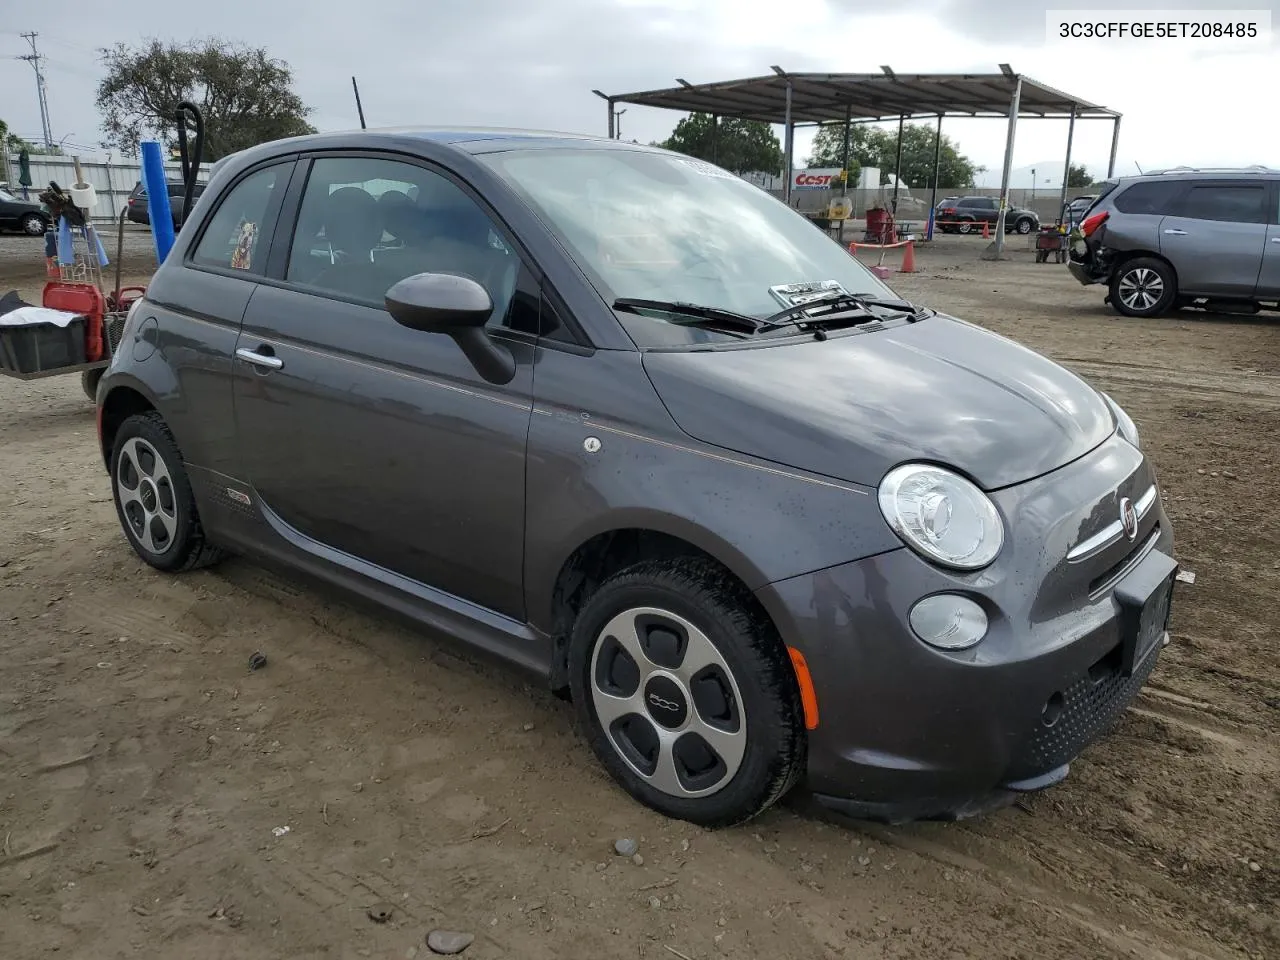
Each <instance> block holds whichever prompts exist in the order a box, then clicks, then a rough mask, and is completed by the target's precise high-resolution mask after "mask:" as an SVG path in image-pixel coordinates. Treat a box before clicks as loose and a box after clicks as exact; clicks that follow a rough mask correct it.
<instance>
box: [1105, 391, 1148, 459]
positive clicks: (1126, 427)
mask: <svg viewBox="0 0 1280 960" xmlns="http://www.w3.org/2000/svg"><path fill="white" fill-rule="evenodd" d="M1098 392H1099V393H1102V391H1101V390H1099V391H1098ZM1102 399H1103V400H1105V401H1107V406H1108V407H1110V408H1111V412H1112V413H1113V414H1115V418H1116V423H1117V424H1118V425H1119V428H1120V436H1122V437H1123V438H1124V439H1125V440H1126V441H1128V442H1129V443H1131V444H1133V446H1135V447H1139V448H1141V446H1142V444H1141V442H1140V441H1141V438H1139V436H1138V425H1137V424H1136V423H1134V422H1133V417H1131V416H1129V415H1128V414H1127V413H1125V412H1124V411H1123V410H1121V409H1120V404H1118V403H1116V402H1115V401H1114V400H1112V399H1111V398H1110V397H1109V396H1107V395H1106V394H1105V393H1102Z"/></svg>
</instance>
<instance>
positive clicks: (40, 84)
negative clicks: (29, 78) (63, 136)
mask: <svg viewBox="0 0 1280 960" xmlns="http://www.w3.org/2000/svg"><path fill="white" fill-rule="evenodd" d="M21 36H22V39H24V40H26V41H27V42H28V43H29V44H31V52H30V53H28V54H24V55H23V56H20V57H18V59H19V60H25V61H27V63H29V64H31V66H32V67H33V68H34V69H35V71H36V95H37V96H38V97H39V99H40V126H41V128H42V130H43V132H44V147H45V149H46V150H50V149H52V148H53V127H52V126H51V125H50V123H49V98H48V96H46V94H45V89H44V72H43V71H42V70H41V69H40V61H41V60H43V59H44V57H42V56H41V55H40V51H39V50H37V49H36V37H38V36H39V34H38V33H36V32H35V31H34V30H33V31H31V32H30V33H24V34H21Z"/></svg>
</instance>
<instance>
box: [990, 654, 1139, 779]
mask: <svg viewBox="0 0 1280 960" xmlns="http://www.w3.org/2000/svg"><path fill="white" fill-rule="evenodd" d="M1159 653H1160V651H1159V650H1158V649H1157V650H1153V651H1152V652H1151V655H1150V656H1148V657H1147V659H1146V662H1145V663H1143V664H1141V665H1140V666H1139V667H1138V668H1137V669H1136V670H1134V672H1133V673H1132V674H1130V675H1129V676H1127V677H1126V676H1123V675H1122V674H1121V669H1120V646H1119V645H1117V646H1116V647H1115V648H1114V649H1113V650H1112V651H1111V652H1110V653H1108V654H1107V655H1106V656H1105V657H1103V658H1102V659H1101V660H1099V661H1098V662H1097V663H1095V664H1094V665H1093V666H1092V667H1090V668H1089V670H1088V672H1087V673H1085V674H1084V675H1083V676H1081V677H1079V678H1078V679H1077V680H1076V681H1075V682H1074V683H1072V684H1071V686H1070V687H1068V688H1067V689H1066V690H1064V691H1063V692H1062V697H1061V700H1056V698H1055V700H1051V701H1050V705H1051V706H1052V708H1053V709H1052V710H1049V711H1047V712H1046V715H1045V716H1044V717H1042V718H1041V719H1040V720H1038V721H1037V722H1036V729H1035V732H1034V733H1033V734H1032V735H1031V737H1030V739H1029V740H1028V742H1027V744H1026V747H1025V748H1024V751H1023V755H1022V756H1021V757H1020V758H1019V760H1018V761H1017V762H1016V763H1015V765H1014V769H1013V770H1011V771H1010V777H1009V778H1010V779H1011V780H1015V779H1021V778H1025V777H1030V776H1034V775H1036V774H1040V773H1044V772H1046V771H1049V770H1053V769H1055V768H1056V767H1060V766H1062V765H1063V764H1065V763H1069V762H1071V760H1072V759H1074V758H1075V757H1076V756H1077V755H1078V754H1079V753H1080V751H1081V750H1083V749H1084V748H1085V747H1087V746H1088V745H1089V744H1091V743H1093V742H1094V741H1095V740H1097V739H1098V738H1099V737H1101V736H1103V735H1104V734H1106V733H1107V732H1108V731H1110V729H1111V728H1112V726H1114V725H1115V723H1116V721H1117V720H1118V719H1119V718H1120V715H1121V714H1122V713H1124V711H1125V708H1126V707H1128V705H1129V703H1130V702H1131V701H1132V700H1133V698H1134V697H1135V696H1137V694H1138V691H1139V690H1140V689H1141V688H1142V685H1143V684H1144V683H1146V682H1147V678H1148V677H1149V676H1151V671H1152V670H1154V669H1155V665H1156V660H1157V659H1158V657H1159ZM1055 701H1056V702H1055ZM1050 715H1052V716H1053V717H1054V720H1053V723H1052V725H1050V724H1049V723H1048V722H1047V720H1048V718H1049V716H1050Z"/></svg>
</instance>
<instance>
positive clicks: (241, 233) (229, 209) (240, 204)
mask: <svg viewBox="0 0 1280 960" xmlns="http://www.w3.org/2000/svg"><path fill="white" fill-rule="evenodd" d="M291 167H292V163H281V164H276V165H274V166H270V167H266V168H264V169H262V170H258V171H256V172H254V173H251V174H249V176H247V177H245V178H244V179H243V180H241V181H240V182H239V183H237V184H236V185H235V186H234V187H232V188H231V190H230V191H229V192H228V193H227V194H225V195H224V196H223V197H222V199H221V202H220V203H219V204H218V208H217V210H215V211H214V214H213V216H212V217H210V218H209V226H208V227H207V228H206V229H205V231H204V236H202V237H201V238H200V243H199V244H198V245H197V246H196V251H195V254H194V255H193V256H192V258H191V259H192V260H193V261H194V262H195V263H198V264H201V265H202V266H206V267H223V268H229V269H232V270H245V271H249V272H251V273H261V272H262V268H263V265H264V262H265V261H266V259H267V248H266V245H265V244H262V243H259V236H258V235H259V231H260V228H261V227H262V225H263V222H264V221H265V220H266V217H267V212H268V211H269V210H270V209H271V197H272V195H273V194H274V193H275V191H276V190H283V189H284V180H285V178H286V177H287V176H288V171H289V170H290V169H291Z"/></svg>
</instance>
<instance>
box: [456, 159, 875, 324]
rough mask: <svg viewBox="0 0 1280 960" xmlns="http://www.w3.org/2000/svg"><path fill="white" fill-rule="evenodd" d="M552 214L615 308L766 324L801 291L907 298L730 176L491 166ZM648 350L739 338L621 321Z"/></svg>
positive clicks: (585, 163)
mask: <svg viewBox="0 0 1280 960" xmlns="http://www.w3.org/2000/svg"><path fill="white" fill-rule="evenodd" d="M479 159H480V160H482V161H483V162H485V163H486V164H488V165H489V166H490V167H492V168H494V170H495V171H496V172H497V173H498V174H499V175H501V176H502V177H503V178H504V179H505V180H506V181H507V182H508V183H509V184H510V185H511V186H512V187H513V188H514V189H515V190H516V192H517V193H519V194H520V195H521V196H522V197H523V198H524V199H525V200H526V201H527V202H528V203H529V204H530V206H532V207H533V208H534V210H535V211H536V212H537V213H538V214H539V215H540V216H541V217H542V219H543V220H544V222H545V223H546V224H547V226H548V227H549V228H550V229H551V230H552V231H553V232H555V233H556V234H557V235H558V236H559V238H560V239H561V241H562V242H563V243H564V244H565V246H566V247H567V248H568V250H569V252H570V254H571V255H572V256H573V258H574V259H575V261H576V262H577V263H578V265H579V266H580V267H581V268H582V270H583V272H584V273H585V274H586V275H587V276H588V278H589V279H590V280H591V282H592V283H593V284H594V285H595V286H596V288H597V290H599V292H600V294H601V296H603V297H604V299H605V300H606V301H608V302H609V303H613V302H615V301H616V300H619V299H643V300H649V301H670V302H675V303H685V304H698V305H699V306H702V307H713V308H716V309H718V310H726V311H732V312H733V313H738V314H745V315H746V316H750V317H755V318H761V319H762V318H764V317H768V316H771V315H772V314H775V313H777V312H778V310H780V309H782V308H783V307H786V306H790V305H791V304H792V303H793V302H795V301H794V300H793V299H789V298H791V297H794V296H796V295H797V291H795V290H790V291H788V290H782V289H780V288H782V287H785V286H790V285H793V284H817V285H824V287H825V286H832V285H835V286H837V287H838V288H839V289H843V290H844V291H845V292H847V293H855V294H866V295H867V296H872V297H878V298H888V299H892V298H894V297H895V294H894V293H893V291H892V290H890V289H889V288H888V287H886V286H885V285H884V284H883V283H881V282H880V281H879V280H878V279H876V277H875V275H874V274H872V273H871V271H870V270H868V269H867V268H866V267H864V266H863V265H862V264H861V263H859V262H858V261H857V260H856V259H854V258H853V257H852V256H850V255H849V254H848V253H847V252H846V251H845V250H844V249H843V248H842V247H841V246H839V244H837V243H835V242H834V241H833V240H832V239H831V238H830V237H828V236H827V235H825V234H824V233H823V232H822V231H821V230H819V229H818V228H817V227H815V226H814V225H813V224H811V223H810V222H809V221H808V220H806V219H805V218H804V217H802V216H801V215H800V214H798V213H795V212H794V211H792V210H790V209H788V208H787V207H786V205H784V204H782V203H780V202H779V201H777V200H775V199H774V198H773V197H771V196H770V195H769V194H767V193H765V192H764V191H763V190H761V189H760V188H758V187H755V186H753V185H751V184H749V183H747V182H746V181H744V180H742V179H740V178H738V177H736V176H734V175H733V174H730V173H727V172H725V171H724V170H721V169H720V168H718V167H714V166H712V165H710V164H707V163H703V162H701V161H698V160H693V159H690V158H685V157H678V156H673V155H670V154H661V153H648V152H641V151H636V150H616V149H608V150H606V149H598V148H597V149H586V150H583V149H576V150H575V149H564V150H559V149H552V150H536V151H535V150H530V151H520V150H515V151H508V152H501V153H492V154H486V155H483V156H481V157H480V158H479ZM619 317H620V319H621V320H622V322H623V324H624V325H625V326H626V328H627V330H628V332H630V333H631V335H632V337H633V338H634V339H636V340H637V343H638V344H639V345H641V346H657V345H662V344H678V343H682V342H683V343H689V342H705V341H709V340H715V341H719V340H723V339H728V335H726V334H724V333H720V332H716V331H712V330H706V329H692V328H691V327H689V326H688V325H687V318H684V317H681V316H679V315H671V314H656V315H653V316H645V315H631V314H619Z"/></svg>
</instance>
